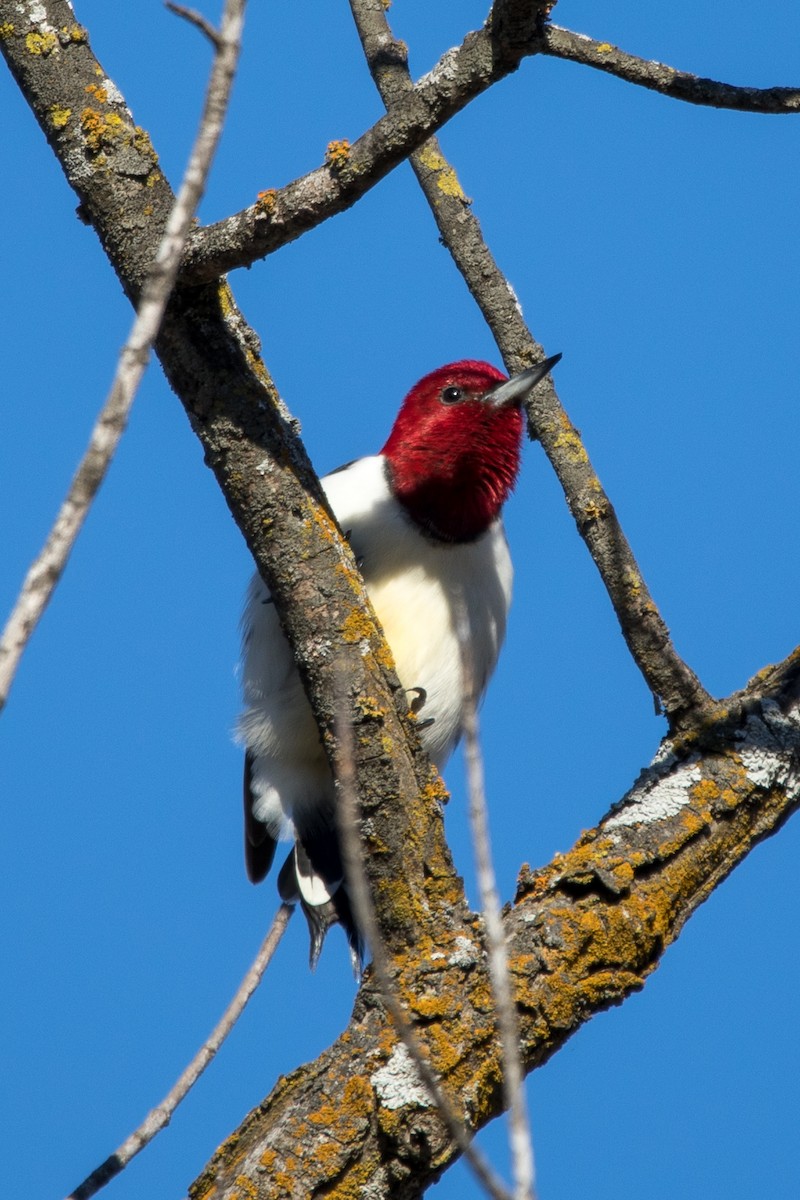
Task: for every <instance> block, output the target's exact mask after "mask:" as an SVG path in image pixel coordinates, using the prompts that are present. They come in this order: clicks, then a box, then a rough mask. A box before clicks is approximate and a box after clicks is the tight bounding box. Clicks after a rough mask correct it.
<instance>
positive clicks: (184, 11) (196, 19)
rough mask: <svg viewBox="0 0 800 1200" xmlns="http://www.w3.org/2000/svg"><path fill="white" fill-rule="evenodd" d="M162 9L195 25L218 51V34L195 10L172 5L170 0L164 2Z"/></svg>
mask: <svg viewBox="0 0 800 1200" xmlns="http://www.w3.org/2000/svg"><path fill="white" fill-rule="evenodd" d="M164 7H165V8H168V9H169V11H170V12H171V13H175V16H176V17H183V19H184V21H188V22H189V24H190V25H196V26H197V28H198V29H199V30H200V32H201V33H204V34H205V35H206V37H207V38H208V40H209V41H210V42H211V45H212V46H213V47H214V48H215V49H217V50H218V49H219V34H218V33H217V31H216V29H215V28H214V26H213V25H212V24H211V22H210V21H209V20H208V19H207V18H206V17H204V16H203V14H202V13H200V12H198V11H197V9H196V8H187V7H186V6H185V5H184V4H173V3H172V0H164Z"/></svg>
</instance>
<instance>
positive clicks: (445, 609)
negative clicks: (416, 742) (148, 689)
mask: <svg viewBox="0 0 800 1200" xmlns="http://www.w3.org/2000/svg"><path fill="white" fill-rule="evenodd" d="M322 482H323V486H324V487H325V490H326V493H327V495H328V498H329V501H330V503H331V507H332V508H333V510H334V512H335V514H336V516H337V519H338V521H339V524H340V525H341V527H342V529H344V530H345V532H348V533H349V535H350V541H351V544H352V546H353V551H354V553H355V554H356V556H357V557H358V558H359V559H360V560H361V562H362V572H363V575H364V579H365V582H366V585H367V590H368V592H369V595H370V599H371V601H372V604H373V606H374V608H375V611H376V613H377V615H378V619H379V620H380V622H381V625H382V626H383V629H384V632H385V634H386V639H387V641H388V643H389V646H390V647H391V650H392V654H393V656H394V660H395V664H396V666H397V674H398V676H399V678H400V682H401V683H402V684H403V686H404V687H406V688H408V689H412V688H422V689H424V691H425V694H426V698H425V704H424V706H423V708H422V710H421V711H420V714H419V716H420V720H421V721H425V722H427V721H431V722H432V723H431V724H429V725H427V726H426V727H425V728H424V729H423V730H422V731H421V737H422V741H423V744H424V745H425V748H426V750H427V751H428V753H429V754H430V755H431V758H432V759H433V760H434V762H435V763H436V764H437V766H439V767H441V766H442V765H443V764H444V762H445V761H446V760H447V758H448V756H449V755H450V753H451V752H452V750H453V747H454V746H455V744H456V742H457V740H458V737H459V734H460V731H461V724H462V707H463V686H462V666H461V654H460V649H459V644H458V636H457V631H456V623H457V621H458V619H459V611H461V612H463V613H464V614H465V617H466V623H467V628H468V630H469V646H470V651H471V656H472V669H473V672H474V676H475V681H476V688H477V690H478V692H479V693H480V692H482V691H483V689H484V687H485V685H486V683H487V681H488V678H489V676H490V674H491V672H492V670H493V669H494V666H495V663H496V661H497V655H498V652H499V649H500V644H501V642H502V640H503V635H504V632H505V625H506V617H507V614H508V607H509V603H510V600H511V580H512V569H511V561H510V557H509V554H508V548H507V545H506V541H505V536H504V534H503V530H502V526H501V525H500V523H499V522H496V523H495V524H494V525H493V526H492V527H491V528H490V529H489V530H487V532H486V533H485V534H483V535H482V536H481V537H480V538H478V539H477V540H476V541H474V542H469V543H465V544H458V545H449V544H443V543H440V542H433V541H431V540H429V539H428V538H426V537H424V536H423V535H422V534H421V533H420V532H419V530H418V528H417V527H416V526H415V525H413V524H412V523H411V522H410V521H409V520H408V519H407V518H406V517H405V515H404V514H403V512H402V510H400V508H399V506H398V505H397V504H396V502H395V501H394V499H393V497H392V496H391V495H390V493H389V490H388V487H387V485H386V482H385V479H384V475H383V460H382V459H381V458H380V457H379V456H375V457H373V458H367V459H361V460H359V462H357V463H354V464H352V466H350V467H348V468H346V469H345V470H343V471H340V472H336V473H334V474H333V475H329V476H327V477H326V478H325V479H323V481H322ZM268 596H269V593H268V591H267V589H266V587H265V586H264V584H263V583H262V581H261V580H260V579H259V578H258V577H256V578H255V579H254V580H253V583H252V585H251V591H250V596H249V600H248V606H247V609H246V611H245V616H244V622H243V624H244V627H245V654H244V695H245V703H246V709H245V712H244V713H243V715H242V718H241V720H240V725H239V729H240V735H241V740H242V741H243V742H244V743H245V745H246V746H247V747H248V749H249V750H250V751H251V752H252V753H253V754H254V756H255V764H254V772H253V792H254V796H255V805H254V813H255V815H256V817H257V818H258V819H259V820H261V821H264V822H265V823H266V824H267V825H268V826H269V827H270V832H272V833H273V835H278V834H284V835H289V834H291V825H292V823H293V822H292V818H293V816H295V815H299V811H300V810H303V811H304V812H305V813H306V814H307V813H308V812H309V811H310V810H311V811H313V810H314V809H315V808H316V807H317V806H321V808H322V813H321V816H322V819H324V816H323V814H324V812H325V810H326V809H328V808H329V806H330V804H331V803H332V796H333V784H332V780H331V777H330V773H329V770H328V767H327V762H326V760H325V757H324V753H323V750H322V746H321V743H320V740H319V734H318V731H317V728H316V724H315V722H314V719H313V715H312V713H311V709H310V707H309V705H308V701H307V700H306V698H305V694H304V693H303V690H302V686H301V684H300V679H299V676H298V674H297V671H296V669H295V666H294V662H293V660H292V657H291V652H290V650H289V646H288V643H287V642H286V639H285V638H284V636H283V632H282V630H281V629H280V625H279V623H278V619H277V615H276V613H275V606H274V605H273V604H272V603H264V601H265V600H266V599H267V598H268Z"/></svg>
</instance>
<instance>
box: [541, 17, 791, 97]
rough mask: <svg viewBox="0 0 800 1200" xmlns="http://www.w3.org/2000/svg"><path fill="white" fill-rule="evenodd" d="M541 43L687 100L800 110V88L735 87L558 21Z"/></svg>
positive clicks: (559, 54) (557, 54) (546, 50)
mask: <svg viewBox="0 0 800 1200" xmlns="http://www.w3.org/2000/svg"><path fill="white" fill-rule="evenodd" d="M540 49H541V52H542V53H543V54H549V55H550V56H551V57H552V58H566V59H569V60H570V61H571V62H577V63H582V64H583V65H584V66H587V67H596V68H597V69H598V70H599V71H605V72H606V73H607V74H608V75H616V76H617V78H618V79H624V80H625V81H626V82H627V83H635V84H637V85H638V86H639V87H645V88H649V89H650V90H651V91H654V92H661V94H662V96H670V97H671V98H672V99H673V100H686V101H687V102H688V103H689V104H703V105H707V106H709V107H711V108H732V109H735V110H736V111H738V112H752V113H770V114H772V115H780V114H783V113H796V112H800V88H791V87H769V88H753V87H736V86H735V85H734V84H731V83H719V82H718V81H717V80H716V79H704V78H703V77H702V76H701V75H691V74H690V73H689V72H688V71H676V70H675V68H674V67H668V66H666V65H665V64H664V63H660V62H653V61H651V60H649V59H646V58H637V57H636V55H635V54H626V52H625V51H624V50H620V49H619V47H618V46H612V45H611V43H610V42H598V41H595V39H594V38H590V37H587V36H586V35H585V34H583V33H573V32H572V31H571V30H569V29H562V28H561V27H560V26H558V25H548V26H546V27H545V29H544V30H543V44H542V46H541V47H540Z"/></svg>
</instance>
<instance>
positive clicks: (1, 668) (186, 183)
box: [0, 0, 247, 711]
mask: <svg viewBox="0 0 800 1200" xmlns="http://www.w3.org/2000/svg"><path fill="white" fill-rule="evenodd" d="M246 2H247V0H226V4H225V11H224V13H223V16H222V23H221V27H220V32H219V35H218V41H217V51H216V54H215V56H214V63H213V66H212V69H211V76H210V79H209V83H208V88H207V90H206V97H205V104H204V106H203V113H202V116H201V119H200V127H199V130H198V133H197V136H196V138H195V142H194V146H193V147H192V153H191V155H190V158H189V162H188V165H187V167H186V172H185V174H184V177H183V182H182V183H181V187H180V190H179V192H178V195H177V196H176V198H175V203H174V205H173V206H172V210H171V212H170V215H169V218H168V220H167V225H166V229H165V230H164V236H163V238H162V240H161V244H160V245H159V248H158V251H157V252H156V256H155V259H154V261H153V265H152V267H151V268H150V271H149V272H148V275H147V278H146V280H145V282H144V285H143V288H142V295H141V299H140V302H139V307H138V310H137V313H136V317H135V319H134V322H133V326H132V328H131V332H130V335H129V337H128V341H127V343H126V344H125V347H124V348H123V350H122V353H121V355H120V358H119V362H118V364H117V370H116V373H115V375H114V380H113V382H112V384H111V390H110V392H109V395H108V398H107V400H106V402H105V404H104V406H103V408H102V410H101V412H100V415H99V417H98V419H97V422H96V424H95V427H94V429H93V430H92V435H91V438H90V440H89V446H88V449H87V450H86V453H85V454H84V456H83V459H82V460H81V463H80V465H79V467H78V470H77V472H76V473H75V476H74V478H73V480H72V483H71V485H70V488H69V491H68V492H67V496H66V499H65V500H64V503H63V504H62V506H61V510H60V512H59V514H58V516H57V517H56V521H55V524H54V525H53V528H52V529H51V531H50V533H49V534H48V537H47V540H46V542H45V544H44V548H43V549H42V551H41V553H40V554H39V555H38V557H37V558H36V560H35V561H34V563H33V565H32V566H31V568H30V570H29V571H28V573H27V575H26V577H25V581H24V583H23V585H22V590H21V592H20V594H19V597H18V598H17V601H16V603H15V605H14V608H13V610H12V612H11V615H10V617H9V619H8V622H7V624H6V627H5V629H4V631H3V635H2V638H0V711H2V709H3V707H4V705H5V703H6V700H7V699H8V693H9V690H10V688H11V684H12V683H13V680H14V676H15V674H16V671H17V667H18V666H19V662H20V659H21V657H22V654H23V652H24V650H25V647H26V645H27V644H28V642H29V640H30V638H31V635H32V633H33V631H34V629H35V628H36V626H37V625H38V623H39V620H40V619H41V617H42V614H43V613H44V610H45V609H46V607H47V605H48V604H49V602H50V599H51V597H52V595H53V592H54V590H55V587H56V585H57V583H58V581H59V579H60V578H61V576H62V574H63V572H64V569H65V567H66V565H67V562H68V560H69V556H70V554H71V552H72V547H73V546H74V544H75V540H76V538H77V536H78V534H79V533H80V531H81V528H82V526H83V523H84V521H85V520H86V517H87V515H88V513H89V509H90V508H91V505H92V502H93V501H94V498H95V496H96V495H97V492H98V490H99V488H100V485H101V483H102V482H103V480H104V479H105V477H106V473H107V471H108V468H109V466H110V464H111V460H112V458H113V456H114V452H115V451H116V448H117V446H118V445H119V441H120V438H121V437H122V434H123V433H124V432H125V427H126V425H127V422H128V415H129V413H130V410H131V405H132V404H133V399H134V396H135V395H136V390H137V388H138V386H139V383H140V381H141V378H142V375H143V374H144V370H145V367H146V366H147V363H148V360H149V358H150V352H151V349H152V346H153V343H154V341H155V339H156V337H157V335H158V331H159V328H160V326H161V321H162V318H163V316H164V310H165V308H166V306H167V302H168V300H169V297H170V294H171V293H172V289H173V286H174V284H175V279H176V277H177V273H178V266H179V264H180V260H181V255H182V253H183V247H184V245H185V242H186V237H187V235H188V233H189V229H190V226H191V223H192V220H193V218H194V213H195V211H196V209H197V206H198V204H199V203H200V200H201V198H202V195H203V192H204V191H205V186H206V180H207V178H208V173H209V170H210V168H211V162H212V160H213V157H214V152H215V150H216V148H217V144H218V142H219V138H220V135H221V133H222V125H223V122H224V119H225V113H226V111H227V107H228V101H229V99H230V94H231V87H232V85H233V77H234V74H235V71H236V64H237V62H238V57H239V47H240V45H241V35H242V26H243V22H244V9H245V5H246Z"/></svg>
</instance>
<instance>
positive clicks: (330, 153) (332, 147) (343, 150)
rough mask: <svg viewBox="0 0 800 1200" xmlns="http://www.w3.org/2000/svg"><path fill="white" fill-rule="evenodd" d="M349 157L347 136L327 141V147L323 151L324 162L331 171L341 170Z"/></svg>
mask: <svg viewBox="0 0 800 1200" xmlns="http://www.w3.org/2000/svg"><path fill="white" fill-rule="evenodd" d="M349 159H350V143H349V142H348V140H347V138H340V139H339V140H338V141H334V142H328V148H327V150H326V151H325V162H326V163H327V164H328V166H329V167H330V169H331V170H332V171H341V169H342V167H344V166H346V165H347V163H348V161H349Z"/></svg>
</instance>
